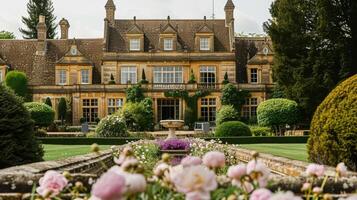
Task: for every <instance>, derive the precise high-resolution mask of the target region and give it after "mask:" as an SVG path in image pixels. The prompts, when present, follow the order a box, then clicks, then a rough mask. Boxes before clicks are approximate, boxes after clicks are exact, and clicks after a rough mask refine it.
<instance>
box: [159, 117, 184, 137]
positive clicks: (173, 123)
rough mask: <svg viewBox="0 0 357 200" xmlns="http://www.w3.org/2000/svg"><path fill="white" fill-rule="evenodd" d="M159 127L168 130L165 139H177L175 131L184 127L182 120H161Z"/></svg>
mask: <svg viewBox="0 0 357 200" xmlns="http://www.w3.org/2000/svg"><path fill="white" fill-rule="evenodd" d="M160 124H161V126H163V127H165V128H168V129H169V134H168V136H167V139H172V138H177V137H176V134H175V132H176V129H179V128H182V127H183V126H184V125H185V122H184V121H183V120H161V121H160Z"/></svg>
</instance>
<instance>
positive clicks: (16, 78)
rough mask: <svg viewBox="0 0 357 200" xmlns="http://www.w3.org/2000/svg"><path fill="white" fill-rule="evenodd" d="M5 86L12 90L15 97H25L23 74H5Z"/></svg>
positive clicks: (25, 82)
mask: <svg viewBox="0 0 357 200" xmlns="http://www.w3.org/2000/svg"><path fill="white" fill-rule="evenodd" d="M5 84H6V85H7V86H8V87H10V88H11V89H12V90H14V92H15V94H16V95H18V96H20V97H23V98H26V97H27V77H26V74H25V73H23V72H20V71H10V72H9V73H7V74H6V78H5Z"/></svg>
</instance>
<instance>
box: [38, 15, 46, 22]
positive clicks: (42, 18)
mask: <svg viewBox="0 0 357 200" xmlns="http://www.w3.org/2000/svg"><path fill="white" fill-rule="evenodd" d="M45 20H46V18H45V16H43V15H40V16H39V23H45Z"/></svg>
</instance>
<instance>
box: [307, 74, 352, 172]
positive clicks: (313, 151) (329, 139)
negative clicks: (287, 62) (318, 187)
mask: <svg viewBox="0 0 357 200" xmlns="http://www.w3.org/2000/svg"><path fill="white" fill-rule="evenodd" d="M356 102H357V75H354V76H352V77H350V78H349V79H347V80H345V81H344V82H342V83H341V84H339V85H338V86H337V87H336V88H335V89H334V90H332V91H331V93H330V94H329V95H328V96H327V97H326V98H325V100H324V101H323V102H322V103H321V104H320V105H319V107H318V108H317V110H316V111H315V114H314V116H313V119H312V121H311V128H310V138H309V140H308V153H309V159H310V160H311V161H313V162H317V163H322V164H326V165H331V166H335V165H336V164H338V163H339V162H344V163H345V164H346V165H347V166H348V168H350V169H352V170H355V171H356V170H357V103H356Z"/></svg>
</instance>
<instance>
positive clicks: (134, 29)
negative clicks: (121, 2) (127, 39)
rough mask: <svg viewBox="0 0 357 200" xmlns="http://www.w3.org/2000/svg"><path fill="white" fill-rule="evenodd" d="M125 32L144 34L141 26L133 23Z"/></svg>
mask: <svg viewBox="0 0 357 200" xmlns="http://www.w3.org/2000/svg"><path fill="white" fill-rule="evenodd" d="M127 34H144V32H143V31H142V30H141V28H140V27H139V26H138V25H137V24H136V23H134V24H133V25H132V26H131V27H130V28H129V29H128V31H127Z"/></svg>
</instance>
